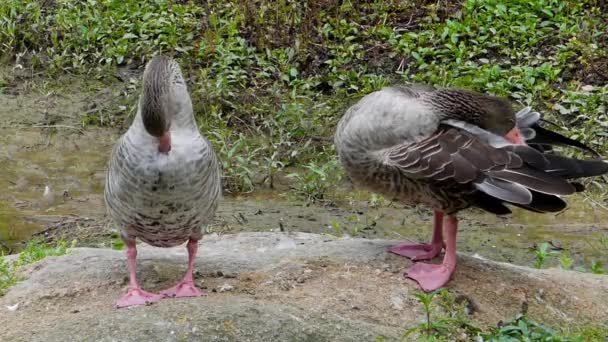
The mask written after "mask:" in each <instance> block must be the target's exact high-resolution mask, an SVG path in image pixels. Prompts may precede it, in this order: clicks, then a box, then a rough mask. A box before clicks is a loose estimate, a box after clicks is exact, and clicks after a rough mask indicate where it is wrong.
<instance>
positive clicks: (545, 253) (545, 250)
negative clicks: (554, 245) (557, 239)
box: [533, 242, 558, 268]
mask: <svg viewBox="0 0 608 342" xmlns="http://www.w3.org/2000/svg"><path fill="white" fill-rule="evenodd" d="M533 252H534V256H535V258H536V261H535V263H534V267H536V268H543V266H544V265H545V262H546V261H547V258H549V257H550V256H551V255H556V254H558V252H556V251H550V250H549V244H548V243H547V242H543V243H541V244H540V245H538V246H536V248H535V249H534V251H533Z"/></svg>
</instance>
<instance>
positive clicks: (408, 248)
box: [388, 243, 444, 261]
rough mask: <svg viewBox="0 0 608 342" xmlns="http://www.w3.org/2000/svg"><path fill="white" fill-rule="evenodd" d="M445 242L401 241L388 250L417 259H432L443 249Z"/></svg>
mask: <svg viewBox="0 0 608 342" xmlns="http://www.w3.org/2000/svg"><path fill="white" fill-rule="evenodd" d="M443 247H444V245H443V243H435V244H416V243H400V244H398V245H395V246H393V247H391V248H390V249H389V250H388V251H389V252H391V253H394V254H397V255H401V256H404V257H406V258H410V259H412V260H414V261H417V260H430V259H433V258H434V257H436V256H437V255H439V253H440V252H441V249H443Z"/></svg>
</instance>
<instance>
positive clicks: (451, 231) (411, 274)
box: [406, 216, 458, 291]
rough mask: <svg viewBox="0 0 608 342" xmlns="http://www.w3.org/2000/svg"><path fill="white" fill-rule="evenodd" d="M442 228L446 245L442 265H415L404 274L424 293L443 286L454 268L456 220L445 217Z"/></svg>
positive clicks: (452, 217)
mask: <svg viewBox="0 0 608 342" xmlns="http://www.w3.org/2000/svg"><path fill="white" fill-rule="evenodd" d="M444 227H445V230H446V235H447V243H446V249H445V256H444V258H443V263H442V264H440V265H434V264H425V263H416V264H414V265H413V266H412V267H410V268H409V269H408V270H407V272H406V276H407V277H408V278H412V279H414V280H415V281H417V282H418V284H419V285H420V287H421V288H422V289H423V290H424V291H434V290H437V289H439V288H440V287H442V286H443V285H445V283H447V282H448V281H449V280H450V277H451V276H452V272H454V269H455V268H456V232H457V230H458V219H457V218H456V217H454V216H448V217H446V220H445V224H444Z"/></svg>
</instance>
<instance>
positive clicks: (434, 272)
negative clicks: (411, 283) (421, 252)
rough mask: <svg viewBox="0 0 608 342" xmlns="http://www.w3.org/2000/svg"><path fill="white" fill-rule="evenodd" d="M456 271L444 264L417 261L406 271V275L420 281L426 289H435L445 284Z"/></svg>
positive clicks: (421, 285)
mask: <svg viewBox="0 0 608 342" xmlns="http://www.w3.org/2000/svg"><path fill="white" fill-rule="evenodd" d="M452 272H454V268H453V267H448V266H446V265H444V264H439V265H434V264H426V263H416V264H414V265H413V266H412V267H410V268H409V269H408V270H407V271H406V274H405V275H406V276H407V277H408V278H411V279H413V280H415V281H416V282H418V284H419V285H420V287H421V288H422V289H423V290H424V291H427V292H429V291H434V290H437V289H439V288H441V287H442V286H443V285H445V284H446V283H447V282H448V281H449V280H450V277H451V276H452Z"/></svg>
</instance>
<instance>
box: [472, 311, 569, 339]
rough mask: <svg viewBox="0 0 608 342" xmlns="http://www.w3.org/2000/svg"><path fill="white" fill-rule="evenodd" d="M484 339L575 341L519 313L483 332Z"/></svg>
mask: <svg viewBox="0 0 608 342" xmlns="http://www.w3.org/2000/svg"><path fill="white" fill-rule="evenodd" d="M480 337H481V338H482V341H487V342H516V341H531V342H532V341H534V342H541V341H543V342H545V341H551V342H574V341H575V340H572V339H569V338H563V337H560V336H559V335H558V334H557V333H556V332H555V330H553V329H551V328H549V327H546V326H544V325H542V324H539V323H536V322H534V321H531V320H529V319H528V317H527V316H525V315H518V316H517V317H516V318H515V319H514V320H512V321H510V322H507V323H505V324H502V325H501V326H499V327H498V328H495V329H494V330H493V331H491V332H490V333H486V334H481V335H480Z"/></svg>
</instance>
